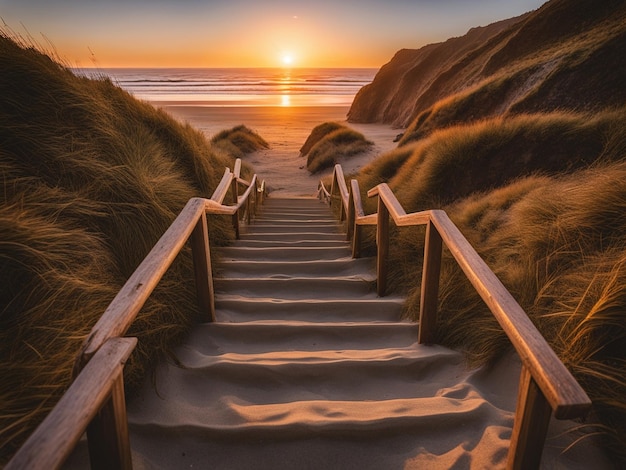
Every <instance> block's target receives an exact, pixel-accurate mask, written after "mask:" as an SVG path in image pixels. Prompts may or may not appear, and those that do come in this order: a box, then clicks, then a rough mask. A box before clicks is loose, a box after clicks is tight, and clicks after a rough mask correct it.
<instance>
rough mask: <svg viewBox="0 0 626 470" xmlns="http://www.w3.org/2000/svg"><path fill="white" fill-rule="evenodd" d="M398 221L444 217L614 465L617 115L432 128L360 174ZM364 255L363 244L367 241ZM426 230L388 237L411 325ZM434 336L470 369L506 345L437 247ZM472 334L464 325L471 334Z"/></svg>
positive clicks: (620, 357) (622, 261) (625, 165)
mask: <svg viewBox="0 0 626 470" xmlns="http://www.w3.org/2000/svg"><path fill="white" fill-rule="evenodd" d="M356 177H357V179H358V180H359V183H360V185H361V189H362V191H363V199H364V201H366V203H367V204H368V206H369V207H368V208H367V211H368V212H375V211H376V207H375V201H374V200H368V198H367V197H366V195H365V191H366V190H367V189H368V188H370V187H372V186H374V185H376V184H378V183H380V182H388V183H389V185H390V186H391V188H392V189H393V190H394V192H395V193H396V195H397V196H398V198H399V200H400V202H401V203H402V205H403V207H405V208H406V209H407V211H419V210H424V209H433V208H441V209H444V210H445V211H446V212H447V213H448V214H449V215H450V217H451V218H452V220H453V221H454V222H455V223H456V224H457V225H458V226H459V228H460V229H461V231H462V232H463V233H464V234H465V235H466V236H467V237H468V239H469V240H470V242H471V243H472V245H473V246H474V247H475V248H476V249H477V251H478V252H479V253H480V254H481V256H482V257H483V258H484V259H485V260H486V261H487V263H488V264H489V266H490V267H491V268H492V269H493V270H494V271H495V273H496V274H497V275H498V277H499V278H500V279H501V280H502V281H503V283H504V284H505V285H506V286H507V288H508V289H509V290H510V291H511V292H512V294H513V295H514V297H515V298H516V299H517V300H518V301H519V302H520V304H521V305H522V307H523V308H524V309H525V310H526V311H527V312H528V314H529V316H530V318H531V319H532V320H533V322H534V323H535V324H536V325H537V326H538V327H539V329H540V331H541V332H542V334H543V335H544V336H545V337H546V338H547V339H548V341H549V342H550V344H551V345H552V347H553V348H554V349H555V351H556V352H557V354H558V355H559V357H561V359H562V360H563V362H564V363H565V364H566V365H567V367H568V368H569V369H570V370H571V371H572V372H573V373H574V375H575V376H576V378H577V379H578V380H579V381H580V382H581V384H582V385H583V386H584V387H585V389H586V391H587V392H588V394H589V395H590V397H591V398H592V400H593V402H594V410H595V413H596V414H597V416H598V417H599V418H600V424H596V425H594V426H591V427H589V428H587V429H586V430H587V431H591V432H598V431H599V432H606V433H607V435H606V436H605V437H606V442H607V444H608V445H609V446H610V447H611V448H612V449H613V451H615V455H617V456H618V457H616V458H618V459H623V458H624V449H625V448H626V447H625V445H626V429H625V428H624V423H625V422H626V283H625V282H624V281H626V279H625V277H626V186H625V185H624V181H626V108H623V109H621V110H612V111H605V112H601V113H596V114H574V113H546V114H533V115H520V116H515V117H510V118H502V117H501V118H493V119H489V120H485V121H481V122H477V123H473V124H466V125H460V126H453V127H448V128H446V129H441V130H437V131H434V132H433V133H432V134H431V135H430V136H429V137H428V138H426V139H422V140H419V141H416V142H413V143H409V144H406V145H403V146H400V147H398V148H397V149H395V150H393V151H391V152H389V153H387V154H385V155H382V156H380V157H379V158H378V159H376V160H375V161H373V162H372V163H371V164H369V165H368V166H367V167H365V168H363V169H362V170H361V172H360V174H358V175H357V176H356ZM370 235H371V236H370V244H371V245H370V246H373V243H374V242H373V240H372V238H373V234H370ZM423 236H424V234H423V229H419V228H407V229H396V230H395V231H394V234H393V240H392V242H391V246H392V247H395V248H396V249H392V250H391V257H392V259H391V260H390V262H389V266H390V268H391V274H390V275H391V285H394V284H395V285H396V286H400V288H402V289H405V290H406V291H407V292H408V295H409V301H408V305H407V316H409V317H410V318H413V319H417V316H418V313H419V296H420V294H419V292H420V291H419V289H420V285H419V281H418V282H416V280H419V279H421V261H422V253H423V249H424V246H423ZM444 260H445V261H444V267H443V271H442V277H441V292H440V301H441V310H440V312H441V313H440V316H439V327H440V329H439V333H440V338H439V339H440V340H441V341H442V342H443V343H444V344H446V345H448V346H451V347H454V348H461V349H463V350H465V351H466V352H467V353H468V357H469V358H470V361H471V362H472V363H475V364H476V363H485V362H489V361H492V360H494V359H496V358H497V357H499V356H500V355H501V354H502V353H503V352H504V351H505V350H506V349H507V348H509V343H508V340H507V339H506V336H505V335H504V333H503V332H502V330H501V328H500V327H499V326H498V324H497V322H496V321H495V320H494V319H493V316H492V315H491V314H490V312H489V311H488V309H487V308H486V307H485V306H484V304H483V303H482V301H481V299H480V298H479V297H478V295H477V294H476V293H475V292H474V291H473V289H472V288H471V286H470V285H469V283H468V282H467V281H466V280H465V279H464V276H463V274H462V272H461V271H460V269H458V268H457V267H456V264H455V263H454V262H453V261H452V259H451V256H450V255H449V253H445V251H444ZM470 325H471V327H469V326H470Z"/></svg>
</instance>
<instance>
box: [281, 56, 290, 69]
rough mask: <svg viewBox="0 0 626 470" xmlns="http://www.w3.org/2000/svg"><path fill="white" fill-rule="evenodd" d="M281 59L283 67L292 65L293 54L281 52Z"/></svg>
mask: <svg viewBox="0 0 626 470" xmlns="http://www.w3.org/2000/svg"><path fill="white" fill-rule="evenodd" d="M281 61H282V63H283V65H284V66H285V67H288V66H290V65H293V56H292V55H291V54H283V56H282V57H281Z"/></svg>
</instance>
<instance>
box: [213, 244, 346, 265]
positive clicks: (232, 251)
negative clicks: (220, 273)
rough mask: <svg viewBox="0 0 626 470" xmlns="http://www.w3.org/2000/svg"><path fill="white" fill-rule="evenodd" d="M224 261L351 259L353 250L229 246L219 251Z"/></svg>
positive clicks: (333, 247)
mask: <svg viewBox="0 0 626 470" xmlns="http://www.w3.org/2000/svg"><path fill="white" fill-rule="evenodd" d="M218 254H219V256H220V257H221V258H222V259H223V260H233V259H239V260H257V261H261V260H267V261H272V260H281V259H282V260H290V261H314V260H330V259H340V258H349V257H351V256H352V250H351V249H350V248H349V247H348V245H347V244H344V245H336V246H330V247H326V246H323V247H263V248H260V247H237V246H229V247H224V248H219V249H218Z"/></svg>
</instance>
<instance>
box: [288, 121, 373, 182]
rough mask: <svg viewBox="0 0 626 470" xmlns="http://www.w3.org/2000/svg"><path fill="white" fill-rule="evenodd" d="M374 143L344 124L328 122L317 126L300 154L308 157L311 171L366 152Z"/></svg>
mask: <svg viewBox="0 0 626 470" xmlns="http://www.w3.org/2000/svg"><path fill="white" fill-rule="evenodd" d="M372 145H374V144H373V142H371V141H369V140H367V139H366V138H365V136H364V135H363V134H361V133H360V132H358V131H355V130H354V129H351V128H349V127H347V126H344V125H343V124H338V123H335V122H327V123H323V124H320V125H318V126H316V127H315V128H314V129H313V131H312V132H311V134H310V135H309V137H308V139H307V140H306V142H305V144H304V145H303V146H302V148H301V149H300V154H301V155H303V156H305V155H306V157H307V162H306V168H307V170H309V171H310V172H311V173H317V172H319V171H322V170H325V169H327V168H331V167H332V166H334V165H335V164H336V163H338V162H339V161H340V160H341V159H343V158H347V157H351V156H353V155H357V154H359V153H362V152H365V151H367V150H369V149H370V148H371V146H372Z"/></svg>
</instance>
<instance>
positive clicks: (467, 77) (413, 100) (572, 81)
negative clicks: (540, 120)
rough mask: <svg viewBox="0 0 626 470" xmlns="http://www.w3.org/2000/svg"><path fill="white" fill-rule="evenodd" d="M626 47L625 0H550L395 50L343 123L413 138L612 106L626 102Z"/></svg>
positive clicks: (353, 105)
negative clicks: (503, 118) (497, 119)
mask: <svg viewBox="0 0 626 470" xmlns="http://www.w3.org/2000/svg"><path fill="white" fill-rule="evenodd" d="M625 48H626V3H625V2H623V1H621V0H607V1H605V2H602V3H598V2H594V1H593V0H552V1H550V2H547V3H546V4H544V5H543V6H542V7H541V8H539V9H538V10H536V11H534V12H530V13H527V14H525V15H522V16H520V17H516V18H512V19H509V20H504V21H500V22H497V23H493V24H491V25H489V26H485V27H481V28H473V29H471V30H470V31H469V32H468V33H467V34H466V35H464V36H462V37H458V38H452V39H449V40H447V41H445V42H442V43H438V44H430V45H427V46H424V47H422V48H421V49H417V50H413V49H403V50H401V51H399V52H398V53H396V55H395V56H394V57H393V59H392V60H391V61H390V62H389V63H387V64H386V65H384V66H383V67H382V68H381V69H380V71H379V72H378V73H377V74H376V77H375V78H374V80H373V82H372V83H371V84H369V85H366V86H365V87H363V88H362V89H361V90H360V91H359V93H358V94H357V95H356V97H355V99H354V102H353V104H352V106H351V108H350V111H349V113H348V120H349V121H351V122H362V123H365V122H380V123H385V124H391V125H395V126H398V127H410V130H411V131H415V132H417V134H416V136H417V137H419V136H423V135H425V134H426V133H428V132H430V131H431V130H433V129H434V128H438V127H447V126H449V125H451V124H455V123H460V122H467V121H473V120H477V119H482V118H487V117H494V116H498V115H502V114H506V113H524V112H536V111H553V110H573V111H597V110H599V109H603V108H607V107H616V106H619V105H622V104H624V103H625V102H626V88H625V87H623V86H622V84H623V83H626V59H625V58H624V57H625V56H624V54H623V50H625ZM414 137H415V136H414Z"/></svg>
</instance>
